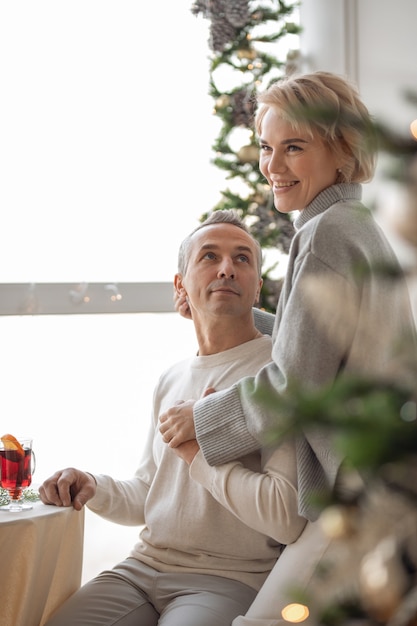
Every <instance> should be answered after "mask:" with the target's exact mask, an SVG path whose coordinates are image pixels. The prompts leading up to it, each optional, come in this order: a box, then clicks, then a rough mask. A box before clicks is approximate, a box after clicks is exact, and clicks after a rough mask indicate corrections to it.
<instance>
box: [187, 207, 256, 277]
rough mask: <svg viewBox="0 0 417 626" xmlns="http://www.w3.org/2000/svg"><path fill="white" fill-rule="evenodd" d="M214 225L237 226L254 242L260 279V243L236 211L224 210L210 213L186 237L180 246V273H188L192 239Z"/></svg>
mask: <svg viewBox="0 0 417 626" xmlns="http://www.w3.org/2000/svg"><path fill="white" fill-rule="evenodd" d="M212 224H232V226H236V227H237V228H240V229H241V230H244V231H245V233H247V234H248V235H249V236H250V237H251V239H252V240H253V242H254V244H255V247H256V250H257V253H258V254H257V259H256V260H257V263H258V273H259V277H261V275H262V249H261V246H260V244H259V242H258V241H257V240H256V239H255V238H254V237H253V236H252V235H251V233H250V232H249V230H248V228H247V226H246V224H244V222H243V221H242V218H241V217H240V216H239V213H238V212H237V211H236V210H235V209H222V210H218V211H213V212H212V213H210V215H209V216H208V218H207V219H205V220H204V222H202V223H201V224H200V225H199V226H197V228H195V229H194V230H193V231H192V232H191V233H190V234H189V235H188V237H186V238H185V239H184V240H183V242H182V243H181V245H180V249H179V252H178V272H179V273H180V274H182V275H183V276H184V274H185V273H186V271H187V266H188V261H189V259H190V248H191V239H192V237H193V235H194V234H195V233H197V232H198V231H199V230H201V229H202V228H205V227H206V226H212Z"/></svg>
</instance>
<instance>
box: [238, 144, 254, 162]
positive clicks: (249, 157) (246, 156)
mask: <svg viewBox="0 0 417 626" xmlns="http://www.w3.org/2000/svg"><path fill="white" fill-rule="evenodd" d="M237 158H238V159H239V161H240V162H241V163H253V162H256V161H257V160H258V159H259V148H258V147H257V146H254V145H253V144H249V145H248V146H242V147H241V148H240V150H238V152H237Z"/></svg>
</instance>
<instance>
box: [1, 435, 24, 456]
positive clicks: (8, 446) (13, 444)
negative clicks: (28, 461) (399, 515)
mask: <svg viewBox="0 0 417 626" xmlns="http://www.w3.org/2000/svg"><path fill="white" fill-rule="evenodd" d="M0 439H1V440H2V442H3V445H4V449H5V450H16V451H17V453H18V454H19V455H20V456H25V451H24V449H23V448H22V446H21V445H20V443H19V442H18V440H17V439H16V437H13V435H8V434H7V435H3V437H0Z"/></svg>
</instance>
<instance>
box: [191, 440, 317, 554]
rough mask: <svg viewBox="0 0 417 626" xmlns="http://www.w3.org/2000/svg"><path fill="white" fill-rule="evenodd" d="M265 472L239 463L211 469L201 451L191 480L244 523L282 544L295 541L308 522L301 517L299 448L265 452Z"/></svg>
mask: <svg viewBox="0 0 417 626" xmlns="http://www.w3.org/2000/svg"><path fill="white" fill-rule="evenodd" d="M261 457H262V461H261V463H262V472H257V471H253V470H252V469H250V468H249V467H248V466H247V465H246V463H245V466H243V465H242V463H241V462H238V461H235V462H232V463H226V464H224V465H219V466H217V467H211V466H209V465H208V463H207V461H206V460H205V459H204V456H203V454H202V453H201V451H200V452H199V453H198V454H197V455H196V457H195V458H194V461H193V462H192V464H191V466H190V476H191V478H192V479H193V480H195V481H197V482H199V483H200V484H201V485H202V486H203V487H205V488H206V489H207V490H208V491H209V492H210V493H211V495H212V496H213V497H214V498H215V499H216V500H217V501H218V502H219V503H220V504H221V505H222V506H224V507H225V508H226V509H227V510H228V511H230V512H231V513H232V514H233V515H235V516H236V517H237V518H238V519H239V520H240V521H241V522H243V523H244V524H246V525H247V526H249V527H250V528H252V529H253V530H256V531H257V532H260V533H262V534H264V535H267V536H269V537H272V538H273V539H275V540H276V541H278V542H279V543H282V544H288V543H292V542H293V541H295V540H296V539H297V538H298V537H299V535H300V533H301V531H302V530H303V528H304V526H305V524H306V519H305V518H304V517H301V516H299V515H298V498H297V471H296V461H295V444H294V442H293V441H289V440H288V441H285V442H283V443H282V445H280V446H279V447H278V448H275V449H270V448H269V449H263V450H262V452H261Z"/></svg>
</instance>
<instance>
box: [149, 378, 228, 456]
mask: <svg viewBox="0 0 417 626" xmlns="http://www.w3.org/2000/svg"><path fill="white" fill-rule="evenodd" d="M215 392H216V390H215V389H214V387H208V388H207V389H206V390H205V392H204V393H203V398H205V397H206V396H209V395H210V394H211V393H215ZM194 405H195V400H187V401H186V402H184V401H182V402H177V404H176V405H175V406H173V407H172V408H170V409H168V411H165V413H162V414H161V415H160V416H159V421H160V424H161V425H160V427H159V432H160V433H161V435H162V439H163V440H164V441H165V443H167V444H168V445H169V446H170V448H177V447H178V446H180V445H181V444H182V443H184V442H185V441H191V440H192V439H196V434H195V428H194V413H193V408H194ZM196 443H197V442H196ZM197 445H198V444H197ZM180 456H181V455H180ZM194 456H195V455H194ZM193 458H194V457H193Z"/></svg>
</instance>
